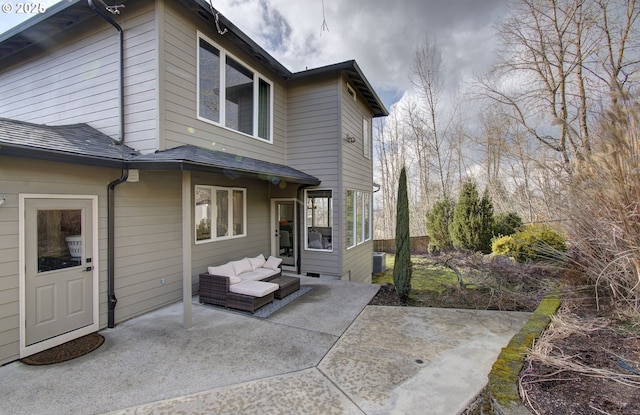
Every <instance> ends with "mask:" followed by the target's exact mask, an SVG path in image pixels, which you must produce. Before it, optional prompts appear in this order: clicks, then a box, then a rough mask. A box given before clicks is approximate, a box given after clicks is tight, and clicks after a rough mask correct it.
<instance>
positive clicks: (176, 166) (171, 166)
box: [126, 160, 320, 186]
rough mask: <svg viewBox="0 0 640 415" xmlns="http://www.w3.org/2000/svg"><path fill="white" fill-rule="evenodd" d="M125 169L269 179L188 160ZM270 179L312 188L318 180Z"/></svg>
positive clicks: (137, 163)
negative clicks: (193, 172)
mask: <svg viewBox="0 0 640 415" xmlns="http://www.w3.org/2000/svg"><path fill="white" fill-rule="evenodd" d="M126 164H127V168H130V169H139V170H147V171H149V170H156V171H159V170H185V171H196V172H203V173H218V174H224V175H227V176H231V177H245V178H251V179H260V180H267V179H269V178H268V177H266V176H268V175H267V174H265V173H262V172H255V171H249V170H242V169H231V168H225V167H219V166H212V165H210V164H204V163H197V162H193V161H189V160H153V161H147V160H144V161H141V160H130V161H128V162H127V163H126ZM270 177H271V178H277V179H278V180H279V181H280V182H287V183H296V184H306V185H312V186H318V185H319V184H320V180H319V179H317V178H315V177H311V176H310V177H309V178H303V177H293V176H287V175H271V176H270Z"/></svg>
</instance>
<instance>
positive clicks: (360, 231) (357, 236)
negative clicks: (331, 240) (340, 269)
mask: <svg viewBox="0 0 640 415" xmlns="http://www.w3.org/2000/svg"><path fill="white" fill-rule="evenodd" d="M349 193H351V194H352V195H353V206H352V208H351V209H352V211H351V214H352V215H353V224H352V226H351V229H349V228H348V224H346V225H345V227H346V228H347V232H350V233H351V234H352V235H353V240H352V243H351V245H349V246H347V250H349V249H351V248H355V247H356V246H359V245H362V244H364V243H366V242H369V241H370V240H371V238H372V236H371V235H372V230H373V220H372V218H373V203H372V200H373V199H372V198H373V193H372V192H366V191H362V190H353V189H347V193H346V197H345V210H346V211H347V215H348V214H349V213H348V210H349V206H348V200H349ZM367 196H368V200H369V209H367V203H366V201H367ZM358 197H360V209H358ZM358 213H361V214H362V218H361V220H360V224H361V226H360V227H358ZM367 213H368V216H369V226H367V223H366V220H365V219H366V217H367ZM347 222H348V221H347ZM367 230H368V233H367ZM348 239H349V238H348V237H347V240H348Z"/></svg>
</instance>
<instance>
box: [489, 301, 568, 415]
mask: <svg viewBox="0 0 640 415" xmlns="http://www.w3.org/2000/svg"><path fill="white" fill-rule="evenodd" d="M558 308H560V292H559V291H557V290H554V291H553V292H551V293H550V294H548V295H547V296H546V297H545V298H544V299H543V300H542V301H541V302H540V304H539V305H538V308H536V310H535V311H534V312H533V315H531V317H529V320H528V321H527V323H526V324H525V325H524V326H523V327H522V329H520V331H519V332H518V333H517V334H516V335H515V336H513V337H512V338H511V341H510V342H509V344H508V345H507V347H505V348H503V349H502V351H501V352H500V355H499V356H498V359H497V360H496V362H495V363H494V364H493V367H492V368H491V372H490V373H489V383H488V386H487V387H488V391H489V398H490V400H491V406H492V408H493V411H494V413H495V414H496V415H531V412H530V411H529V410H528V409H527V408H526V406H524V404H523V403H522V400H521V399H520V394H519V393H518V379H519V377H520V372H521V370H522V368H523V367H524V359H525V357H526V354H527V350H528V349H529V348H530V347H531V346H532V345H533V342H534V340H535V339H537V338H538V337H540V334H542V332H543V331H544V330H545V329H546V328H547V326H548V325H549V323H550V322H551V316H553V315H554V314H555V313H556V311H558Z"/></svg>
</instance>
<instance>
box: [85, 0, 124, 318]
mask: <svg viewBox="0 0 640 415" xmlns="http://www.w3.org/2000/svg"><path fill="white" fill-rule="evenodd" d="M87 4H88V5H89V7H91V8H92V9H93V11H94V12H96V14H98V15H99V16H100V17H102V18H103V19H104V20H105V21H106V22H107V23H109V24H110V25H111V26H113V27H114V28H115V29H116V30H117V31H118V114H119V117H118V118H119V124H120V134H119V137H118V139H116V140H114V141H115V142H116V144H123V143H124V37H123V32H122V27H120V25H119V24H118V23H116V21H115V20H113V19H112V18H111V17H110V16H109V15H107V14H106V13H105V12H104V11H103V10H101V9H100V8H98V7H97V6H96V5H95V4H94V3H93V0H87ZM128 177H129V170H128V169H126V168H123V169H122V176H121V177H120V178H119V179H117V180H114V181H112V182H111V183H109V185H108V186H107V205H108V209H107V227H108V230H107V245H108V248H107V251H108V253H107V257H108V258H107V262H108V265H107V268H108V276H107V296H108V300H107V301H108V304H107V306H108V315H107V327H108V328H110V329H112V328H114V327H115V310H116V303H117V302H118V299H117V298H116V290H115V200H114V196H115V188H116V186H117V185H119V184H121V183H124V182H125V181H126V180H127V178H128Z"/></svg>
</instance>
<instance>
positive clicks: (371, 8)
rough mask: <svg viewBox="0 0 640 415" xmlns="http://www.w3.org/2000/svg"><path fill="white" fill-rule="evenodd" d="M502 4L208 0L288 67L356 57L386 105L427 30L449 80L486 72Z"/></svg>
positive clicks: (498, 0)
mask: <svg viewBox="0 0 640 415" xmlns="http://www.w3.org/2000/svg"><path fill="white" fill-rule="evenodd" d="M63 1H64V0H63ZM505 1H506V0H394V1H389V0H295V1H293V0H213V6H214V8H215V9H216V10H218V11H219V12H220V13H221V14H223V15H224V16H225V17H227V18H228V19H229V20H231V21H232V22H233V23H234V24H235V25H236V26H237V27H239V28H240V29H241V30H242V31H244V32H245V33H246V34H247V35H249V37H251V38H252V39H254V40H255V41H256V42H257V43H258V44H259V45H261V46H262V47H263V48H264V49H265V50H266V51H267V52H269V53H270V54H271V55H273V56H274V57H275V58H276V59H277V60H278V61H280V62H281V63H282V64H283V65H284V66H285V67H287V68H288V69H289V70H291V71H293V72H297V71H301V70H304V69H305V68H309V69H311V68H315V67H318V66H324V65H330V64H333V63H338V62H342V61H346V60H350V59H355V60H356V61H357V62H358V65H359V66H360V68H361V69H362V70H363V72H364V74H365V76H366V77H367V79H368V80H369V82H370V83H371V84H372V86H373V87H374V89H375V90H376V92H377V93H378V95H379V96H380V97H381V99H382V100H383V102H384V103H385V105H386V106H387V107H388V108H389V107H390V106H391V104H393V103H394V102H396V101H397V100H398V99H400V98H401V97H402V95H403V94H404V92H405V91H406V90H407V89H408V88H410V81H409V74H410V67H411V64H412V61H413V55H414V53H415V50H416V47H417V46H418V45H419V44H420V43H421V41H422V39H424V37H425V36H427V35H429V36H434V37H435V38H436V39H437V41H438V43H439V45H440V46H441V47H442V48H443V52H444V59H445V66H446V70H447V73H448V74H449V75H450V76H451V77H450V78H449V79H453V82H452V83H453V84H460V83H462V82H464V80H465V79H469V78H470V77H472V76H473V75H475V74H480V73H482V72H484V71H485V70H486V69H487V67H488V66H489V65H490V64H491V62H492V59H493V51H494V47H495V43H494V40H493V35H494V25H495V23H496V22H498V21H499V19H501V18H502V17H503V16H504V14H505V12H506V5H505ZM0 3H1V4H12V5H17V4H18V3H20V2H19V1H7V0H4V1H1V0H0ZM41 3H44V4H45V5H46V6H47V7H48V6H50V5H51V4H53V3H57V1H54V0H44V1H42V2H41ZM106 3H108V4H117V1H116V0H107V1H106ZM323 5H324V7H323ZM124 13H126V12H124ZM27 17H30V16H28V15H20V14H18V13H16V12H15V8H14V10H13V11H12V12H2V11H0V33H1V32H4V31H5V30H7V29H9V28H10V27H12V26H14V25H15V24H17V23H19V22H20V21H22V20H24V19H25V18H27ZM323 22H324V23H325V26H324V28H323Z"/></svg>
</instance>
